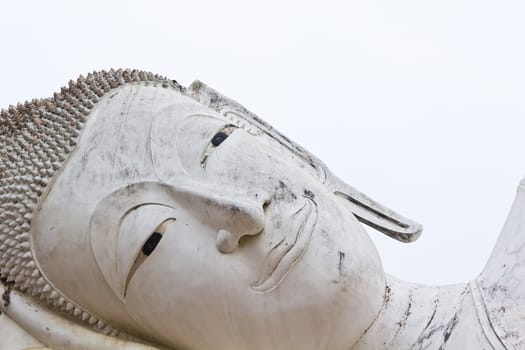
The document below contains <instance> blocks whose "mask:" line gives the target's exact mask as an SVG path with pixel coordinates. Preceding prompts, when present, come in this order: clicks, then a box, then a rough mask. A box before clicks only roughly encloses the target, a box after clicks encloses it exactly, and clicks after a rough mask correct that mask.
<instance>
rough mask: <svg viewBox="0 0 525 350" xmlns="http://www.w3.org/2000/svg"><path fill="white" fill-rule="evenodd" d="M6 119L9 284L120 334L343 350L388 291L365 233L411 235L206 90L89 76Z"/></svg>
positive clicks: (147, 79) (170, 342)
mask: <svg viewBox="0 0 525 350" xmlns="http://www.w3.org/2000/svg"><path fill="white" fill-rule="evenodd" d="M0 121H1V123H0V127H1V128H2V135H1V139H0V141H1V145H0V147H1V149H0V161H1V163H0V191H1V192H0V205H1V208H2V212H1V213H0V215H1V221H0V235H1V243H2V246H1V248H0V254H1V265H0V266H1V274H2V278H3V279H5V280H7V281H13V282H14V283H15V286H16V287H17V288H18V289H19V290H20V291H22V292H25V293H27V294H28V295H32V296H33V297H35V298H39V299H41V300H43V301H46V302H47V304H48V305H49V307H50V308H52V309H54V310H56V311H57V312H59V313H68V314H70V315H73V316H77V317H78V318H79V322H82V321H84V322H86V324H89V325H90V326H92V327H94V328H95V329H97V330H98V331H101V332H105V333H109V334H111V335H113V336H118V333H119V332H123V333H126V334H131V335H133V336H135V337H138V338H140V339H143V340H144V341H147V342H151V343H153V344H160V345H163V346H167V347H170V348H183V349H232V350H234V349H239V350H240V349H298V348H301V349H318V348H329V349H344V348H348V347H349V346H350V345H352V344H354V343H355V342H356V341H357V340H358V339H359V337H360V336H361V335H362V334H363V333H364V332H365V331H366V329H367V328H368V327H369V326H370V324H371V323H372V322H373V320H374V318H375V317H376V316H377V314H378V312H379V310H380V308H381V305H382V302H383V295H384V292H385V282H384V273H383V270H382V266H381V262H380V259H379V257H378V254H377V252H376V250H375V248H374V246H373V244H372V243H371V241H370V239H369V237H368V235H367V233H366V232H365V230H364V228H363V227H362V225H361V223H366V224H368V225H370V226H372V227H374V228H376V229H379V230H380V231H382V232H384V233H386V234H388V235H390V236H392V237H394V238H396V239H398V240H401V241H411V240H414V239H415V238H417V236H418V235H419V232H420V227H419V226H418V225H417V224H415V223H413V222H411V221H410V220H408V219H405V218H403V217H402V216H400V215H398V214H396V213H394V212H392V211H391V210H389V209H388V208H385V207H383V206H381V205H380V204H378V203H376V202H374V201H372V200H371V199H369V198H368V197H366V196H365V195H363V194H361V193H360V192H358V191H357V190H355V189H353V188H351V187H350V186H348V185H346V184H344V183H343V182H342V181H341V180H339V179H337V178H336V177H335V176H333V175H332V174H331V173H330V172H329V171H328V170H327V169H326V167H325V166H324V165H323V164H322V163H321V162H320V161H319V160H317V159H316V158H315V157H313V156H312V155H311V154H309V153H308V152H307V151H305V150H304V149H302V148H301V147H299V146H298V145H296V144H294V143H293V142H292V141H290V140H288V139H287V138H286V137H284V136H282V135H281V134H280V133H278V132H277V131H275V130H274V129H273V128H272V127H271V126H269V125H267V124H266V123H264V122H263V121H262V120H260V119H258V118H257V117H255V116H253V115H252V114H251V113H250V112H248V111H246V110H245V109H244V108H242V107H241V106H240V105H238V104H237V103H235V102H233V101H231V100H228V99H227V98H225V97H223V96H221V95H220V94H218V93H217V92H216V91H214V90H212V89H210V88H208V87H207V86H205V85H204V84H202V83H200V82H195V83H193V84H192V85H191V86H190V87H188V88H183V87H181V86H180V85H178V84H177V83H176V82H175V81H170V80H167V79H165V78H163V77H159V76H156V75H152V74H149V73H144V72H139V71H127V70H119V71H109V72H98V73H94V74H90V75H88V76H87V77H85V78H84V77H81V78H79V80H78V81H76V82H71V83H70V85H69V87H68V88H65V89H63V90H62V91H61V93H58V94H56V95H55V96H54V97H53V98H51V99H47V100H35V101H32V102H30V103H26V104H23V105H19V106H17V107H12V108H10V109H8V110H6V111H3V112H2V117H1V120H0Z"/></svg>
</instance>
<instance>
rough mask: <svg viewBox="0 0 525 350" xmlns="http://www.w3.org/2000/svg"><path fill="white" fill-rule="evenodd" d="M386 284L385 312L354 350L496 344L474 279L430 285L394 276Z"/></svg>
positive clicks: (468, 346) (487, 347)
mask: <svg viewBox="0 0 525 350" xmlns="http://www.w3.org/2000/svg"><path fill="white" fill-rule="evenodd" d="M386 283H387V287H386V293H385V297H384V303H383V307H382V309H381V311H380V313H379V314H378V316H377V318H376V320H375V321H374V323H373V324H372V325H371V326H370V328H369V329H368V330H367V331H366V333H365V334H364V335H363V336H362V338H361V339H360V340H359V341H358V342H357V344H355V345H354V347H353V348H352V350H364V349H366V350H371V349H374V350H379V349H436V350H437V349H439V350H441V349H465V348H469V349H491V348H493V347H491V344H490V342H489V341H490V340H488V338H487V334H486V333H487V331H486V330H484V327H483V326H482V325H481V324H480V317H481V318H483V317H484V315H480V313H482V312H484V311H480V309H482V308H480V307H479V305H478V303H477V302H476V291H475V290H474V291H473V288H474V289H475V286H473V285H472V284H459V285H451V286H441V287H430V286H423V285H418V284H412V283H407V282H403V281H400V280H398V279H396V278H394V277H391V276H387V278H386ZM473 292H474V295H473Z"/></svg>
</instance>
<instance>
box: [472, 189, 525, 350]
mask: <svg viewBox="0 0 525 350" xmlns="http://www.w3.org/2000/svg"><path fill="white" fill-rule="evenodd" d="M476 283H477V285H478V286H479V290H480V292H481V293H480V297H481V299H482V300H481V303H480V304H479V307H480V308H484V309H485V310H480V311H484V312H486V313H487V315H488V319H489V322H490V325H489V326H490V327H491V328H493V329H494V331H495V333H496V334H497V335H498V337H499V340H500V342H501V343H502V345H503V346H505V348H508V349H525V179H524V180H522V181H521V183H520V185H519V186H518V190H517V194H516V198H515V200H514V204H513V205H512V208H511V211H510V213H509V216H508V218H507V221H506V222H505V225H504V226H503V229H502V232H501V234H500V236H499V238H498V241H497V243H496V246H495V248H494V251H493V252H492V255H491V257H490V259H489V261H488V263H487V266H486V267H485V269H484V270H483V272H482V273H481V274H480V276H479V277H478V278H477V279H476Z"/></svg>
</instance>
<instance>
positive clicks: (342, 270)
mask: <svg viewBox="0 0 525 350" xmlns="http://www.w3.org/2000/svg"><path fill="white" fill-rule="evenodd" d="M344 262H345V253H343V252H341V251H339V263H338V264H337V270H338V271H339V276H343V275H344V274H345V267H344Z"/></svg>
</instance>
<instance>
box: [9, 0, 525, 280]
mask: <svg viewBox="0 0 525 350" xmlns="http://www.w3.org/2000/svg"><path fill="white" fill-rule="evenodd" d="M80 3H81V2H75V1H21V0H20V1H16V2H15V1H9V2H8V1H4V2H3V3H2V4H1V5H0V14H1V21H0V45H1V51H0V63H1V64H0V108H5V107H7V106H8V105H9V104H15V103H16V102H21V101H24V100H26V99H32V98H36V97H48V96H50V95H51V94H52V92H54V91H57V90H58V89H59V87H60V86H62V85H65V84H66V83H67V81H68V80H69V79H74V78H76V77H77V76H78V75H79V74H85V73H87V72H89V71H93V70H98V69H109V68H112V67H113V68H118V67H122V68H140V69H144V70H149V71H152V72H155V73H159V74H163V75H166V76H168V77H170V78H173V79H176V80H178V81H179V82H180V83H182V84H183V85H189V84H190V83H191V82H192V81H193V80H194V79H200V80H202V81H204V82H206V83H207V84H208V85H210V86H212V87H213V88H215V89H217V90H219V91H220V92H222V93H223V94H225V95H227V96H230V97H232V98H233V99H235V100H237V101H239V102H240V103H242V104H243V105H245V106H246V107H247V108H248V109H250V110H252V111H253V112H255V113H256V114H258V115H259V116H261V117H262V118H263V119H265V120H266V121H268V122H269V123H271V124H272V125H274V126H275V127H276V128H277V129H279V130H281V131H282V132H283V133H284V134H285V135H287V136H289V137H291V138H292V139H294V140H295V141H297V142H298V143H299V144H301V145H303V146H304V147H306V148H307V149H309V150H310V151H312V152H313V153H314V154H315V155H317V156H318V157H319V158H320V159H322V160H323V161H324V162H325V163H326V164H327V165H328V166H329V167H330V168H331V169H332V170H333V172H334V173H335V174H337V175H338V176H339V177H341V178H343V179H345V180H346V181H347V182H348V183H349V184H350V185H352V186H354V187H356V188H358V189H360V190H361V191H363V192H365V193H367V194H369V195H370V196H372V197H373V198H375V199H377V200H379V201H380V202H382V203H384V204H386V205H388V206H390V207H392V208H393V209H395V210H396V211H398V212H400V213H401V214H403V215H405V216H408V217H410V218H412V219H414V220H416V221H418V222H421V223H422V224H423V225H424V227H425V230H424V232H423V235H422V237H421V238H420V240H419V241H417V242H416V243H413V244H409V245H407V244H403V243H399V242H397V241H394V240H391V239H388V238H386V237H385V236H383V235H382V234H380V233H377V232H374V231H370V234H371V237H372V238H373V240H374V241H375V242H376V244H377V246H378V249H379V251H380V254H381V256H382V258H383V262H384V265H385V270H386V271H387V272H389V273H392V274H394V275H397V276H398V277H401V278H403V279H407V280H411V281H418V282H423V283H431V284H436V283H455V282H460V281H466V280H469V279H471V278H472V277H474V276H475V275H476V274H477V273H479V272H480V271H481V269H482V268H483V266H484V264H485V262H486V260H487V258H488V256H489V254H490V252H491V250H492V247H493V245H494V243H495V240H496V238H497V236H498V234H499V231H500V229H501V227H502V225H503V223H504V220H505V218H506V215H507V213H508V210H509V208H510V205H511V203H512V200H513V197H514V193H515V188H516V186H517V185H518V183H519V181H520V179H521V177H522V176H524V175H525V159H524V158H525V157H524V155H523V153H524V150H525V138H524V137H523V135H524V132H525V116H524V112H525V102H524V98H523V97H524V93H525V65H524V63H523V62H525V21H524V18H525V3H524V2H523V1H490V2H489V1H480V0H440V1H432V2H430V1H422V0H417V1H416V0H398V1H386V0H384V1H297V2H293V1H288V2H286V1H264V2H262V1H261V2H257V3H255V2H253V3H252V2H248V1H189V0H186V1H155V0H150V1H130V0H128V1H112V2H110V1H98V0H96V1H95V0H91V1H89V2H82V4H81V5H79V4H80Z"/></svg>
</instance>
